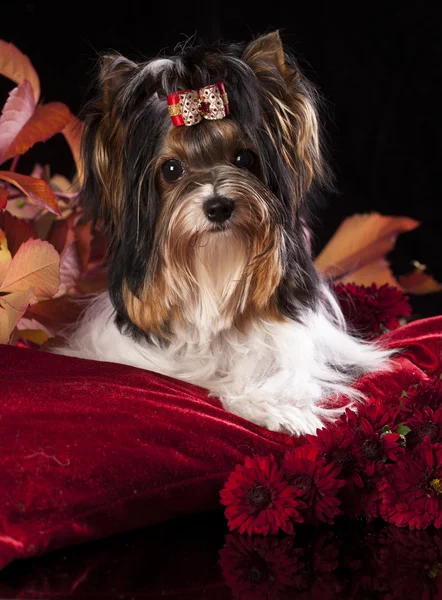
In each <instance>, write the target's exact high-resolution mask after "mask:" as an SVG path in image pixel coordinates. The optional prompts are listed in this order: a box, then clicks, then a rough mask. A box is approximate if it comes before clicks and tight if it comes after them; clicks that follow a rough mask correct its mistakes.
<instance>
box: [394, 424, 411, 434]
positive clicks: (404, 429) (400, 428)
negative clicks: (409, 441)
mask: <svg viewBox="0 0 442 600" xmlns="http://www.w3.org/2000/svg"><path fill="white" fill-rule="evenodd" d="M410 431H411V429H410V428H409V427H407V426H406V425H403V424H401V425H399V426H398V427H396V433H399V435H407V434H408V433H410Z"/></svg>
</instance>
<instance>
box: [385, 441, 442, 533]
mask: <svg viewBox="0 0 442 600" xmlns="http://www.w3.org/2000/svg"><path fill="white" fill-rule="evenodd" d="M378 489H379V492H380V495H381V500H382V501H381V504H380V511H381V516H382V517H383V518H384V519H385V520H386V521H388V522H389V523H393V524H394V525H397V526H398V527H405V526H409V527H410V529H426V528H427V527H428V526H430V525H435V526H436V527H441V525H442V445H441V444H432V443H431V442H430V440H429V439H428V437H426V438H424V440H423V441H422V443H421V444H419V446H418V447H417V448H416V450H415V452H413V453H411V452H407V453H405V454H404V455H403V456H402V457H401V458H400V460H398V461H397V462H396V463H392V464H389V465H385V475H384V476H383V477H382V478H381V480H380V482H379V484H378Z"/></svg>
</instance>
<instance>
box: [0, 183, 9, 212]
mask: <svg viewBox="0 0 442 600" xmlns="http://www.w3.org/2000/svg"><path fill="white" fill-rule="evenodd" d="M7 203H8V192H7V191H6V190H5V188H4V187H3V186H2V185H0V210H1V209H2V208H6V204H7Z"/></svg>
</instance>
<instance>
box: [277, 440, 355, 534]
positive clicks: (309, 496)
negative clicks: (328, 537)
mask: <svg viewBox="0 0 442 600" xmlns="http://www.w3.org/2000/svg"><path fill="white" fill-rule="evenodd" d="M282 467H283V469H284V471H285V474H286V477H287V479H288V481H289V483H290V485H292V486H293V487H295V488H297V489H299V490H301V492H302V496H301V498H302V500H304V502H305V503H306V505H307V515H308V518H307V517H306V518H307V520H308V522H310V523H312V522H315V521H317V520H319V521H324V522H325V523H330V524H332V523H333V518H334V517H335V516H336V515H337V514H339V513H340V510H339V505H340V503H341V502H340V500H338V498H337V497H336V494H337V493H338V491H339V489H340V488H341V487H342V486H343V485H345V482H344V481H342V480H341V479H338V478H337V477H338V475H339V472H340V471H341V467H340V466H339V465H337V464H336V463H334V462H331V463H329V462H327V460H326V459H325V458H323V457H318V449H317V448H314V447H313V446H310V445H309V446H303V447H299V448H296V449H295V450H293V451H290V452H287V453H286V455H285V457H284V460H283V461H282Z"/></svg>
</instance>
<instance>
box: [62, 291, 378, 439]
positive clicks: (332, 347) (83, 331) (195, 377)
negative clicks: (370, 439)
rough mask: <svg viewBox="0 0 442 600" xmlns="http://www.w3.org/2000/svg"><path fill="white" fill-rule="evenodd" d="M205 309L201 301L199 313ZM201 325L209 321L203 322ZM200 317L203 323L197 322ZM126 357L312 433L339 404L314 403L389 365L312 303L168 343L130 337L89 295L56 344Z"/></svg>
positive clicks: (284, 427) (246, 410) (226, 402)
mask: <svg viewBox="0 0 442 600" xmlns="http://www.w3.org/2000/svg"><path fill="white" fill-rule="evenodd" d="M209 313H210V311H209V309H208V308H206V307H201V320H202V321H204V319H206V318H207V315H208V314H209ZM206 324H207V325H209V323H208V322H207V323H206ZM203 325H204V323H203ZM57 352H58V353H61V354H66V355H71V356H77V357H83V358H87V359H94V360H102V361H110V362H116V363H123V364H128V365H133V366H135V367H139V368H142V369H147V370H151V371H155V372H157V373H162V374H164V375H169V376H171V377H175V378H177V379H181V380H184V381H188V382H190V383H193V384H195V385H199V386H202V387H204V388H206V389H208V390H209V391H210V392H211V393H212V394H214V395H216V396H218V397H219V398H220V399H221V401H222V403H223V406H224V407H225V408H226V409H227V410H229V411H230V412H232V413H234V414H237V415H240V416H242V417H244V418H246V419H248V420H250V421H252V422H254V423H257V424H259V425H262V426H264V427H267V428H268V429H272V430H275V431H287V432H290V433H294V434H303V433H314V432H315V431H316V429H317V428H318V427H321V426H323V424H324V422H325V421H327V420H333V419H335V418H336V417H337V416H338V415H339V414H340V413H341V412H342V410H343V409H342V408H341V409H330V408H324V407H323V406H322V404H323V401H324V400H325V399H327V398H330V397H332V396H334V395H337V394H343V395H345V396H346V397H347V398H348V399H349V402H355V401H358V400H361V397H360V394H358V393H357V392H356V391H355V390H354V389H352V388H351V387H350V386H351V383H352V381H353V380H354V379H355V377H357V376H358V375H361V374H363V373H366V372H372V371H376V370H379V369H387V368H389V363H388V358H389V352H387V351H385V350H381V349H380V348H378V347H377V346H376V345H374V344H368V343H365V342H362V341H360V340H357V339H355V338H354V337H352V336H350V335H349V334H347V333H346V332H345V330H344V328H343V325H342V322H341V323H339V322H338V321H337V320H336V319H335V318H334V317H333V316H332V315H330V314H329V313H327V312H325V310H322V309H321V310H320V311H319V312H312V311H310V312H306V314H305V315H304V317H303V319H302V322H300V323H298V322H295V321H291V320H287V321H286V322H284V323H265V322H263V321H258V322H254V323H252V324H251V326H250V327H249V329H248V331H247V333H246V334H242V333H241V332H239V331H238V330H237V329H235V328H233V327H232V328H231V329H228V330H222V331H218V332H213V330H212V335H211V336H210V335H208V329H207V327H206V326H203V327H202V331H201V334H198V332H197V330H195V329H194V328H193V327H192V328H190V329H189V330H186V329H182V330H180V331H179V332H178V335H177V336H176V338H175V340H174V341H173V342H172V343H171V344H170V345H169V346H168V347H161V346H160V345H155V344H149V343H147V342H135V341H134V340H133V339H132V338H131V337H129V336H127V335H124V334H122V333H121V332H120V331H119V330H118V328H117V327H116V325H115V324H114V319H113V308H112V306H111V303H110V300H109V297H108V295H107V294H104V295H103V296H101V297H99V298H97V300H96V301H95V302H94V303H93V304H92V305H91V307H90V308H89V309H88V311H87V312H86V315H85V317H84V319H83V320H82V322H81V323H80V326H79V327H78V328H77V329H76V330H75V332H74V333H73V335H72V336H70V338H69V345H68V346H66V347H64V348H61V349H60V350H58V351H57Z"/></svg>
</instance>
